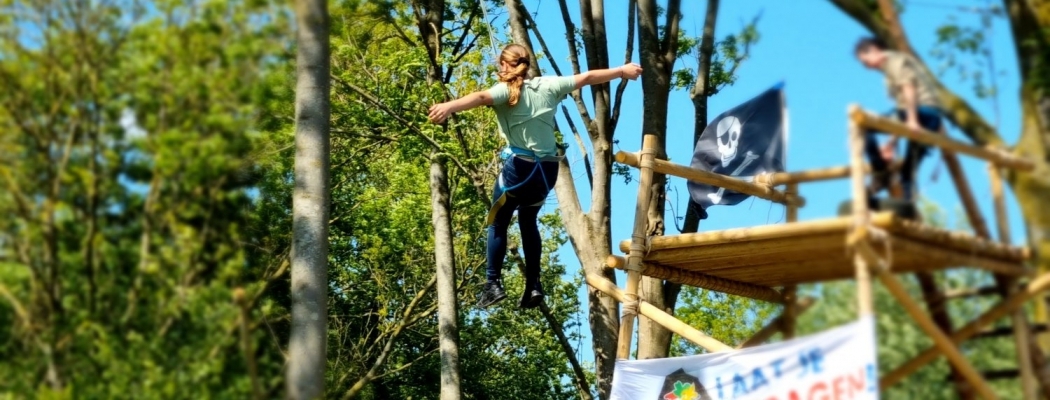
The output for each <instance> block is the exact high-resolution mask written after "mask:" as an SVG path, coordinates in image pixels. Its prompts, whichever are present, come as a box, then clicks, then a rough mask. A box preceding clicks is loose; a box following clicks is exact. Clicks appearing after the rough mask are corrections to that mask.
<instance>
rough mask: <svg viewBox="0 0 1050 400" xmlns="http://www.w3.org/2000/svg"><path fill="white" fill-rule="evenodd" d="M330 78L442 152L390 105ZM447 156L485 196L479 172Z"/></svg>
mask: <svg viewBox="0 0 1050 400" xmlns="http://www.w3.org/2000/svg"><path fill="white" fill-rule="evenodd" d="M332 80H333V81H335V82H336V83H338V84H339V85H340V86H342V87H343V88H345V89H347V90H349V91H351V92H354V93H357V95H358V96H361V97H362V98H364V99H365V100H367V101H368V102H369V103H371V104H372V105H373V106H375V107H377V108H379V109H380V110H383V112H385V113H386V114H387V115H389V116H390V117H391V118H394V119H395V120H397V121H398V122H400V123H401V124H402V125H404V126H405V127H406V128H408V129H409V130H410V131H412V132H413V133H415V134H416V135H418V136H419V137H420V138H422V139H423V141H425V142H427V144H429V145H430V147H432V148H434V149H435V150H437V151H439V152H444V149H442V147H441V144H440V143H438V142H437V141H436V140H434V138H431V137H430V136H427V135H426V134H425V133H423V131H422V130H421V129H419V127H417V126H416V125H415V124H413V123H412V122H410V121H408V120H407V119H405V118H404V117H403V116H401V114H398V113H397V112H395V111H394V110H391V109H390V107H387V106H386V105H385V104H383V102H382V101H380V100H379V99H378V98H376V97H375V96H373V95H371V94H370V93H368V92H366V91H364V89H361V88H359V87H357V86H356V85H354V84H352V83H350V82H347V81H344V80H342V79H340V78H339V77H337V76H332ZM446 154H447V153H446ZM448 156H449V157H448V158H449V160H452V163H453V164H456V168H458V169H459V170H460V171H462V172H463V174H464V175H466V176H468V177H470V180H471V182H472V183H473V184H474V188H475V190H477V192H478V194H479V195H480V196H481V198H487V197H488V194H487V193H486V191H485V186H484V182H483V181H482V180H481V176H479V174H477V173H476V172H475V171H474V170H472V169H469V168H467V166H466V165H465V164H463V162H462V161H460V160H459V158H457V157H455V156H453V155H451V154H449V155H448Z"/></svg>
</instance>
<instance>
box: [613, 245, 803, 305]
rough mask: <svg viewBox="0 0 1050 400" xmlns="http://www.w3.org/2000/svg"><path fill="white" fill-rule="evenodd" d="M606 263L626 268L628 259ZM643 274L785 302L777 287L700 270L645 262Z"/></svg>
mask: <svg viewBox="0 0 1050 400" xmlns="http://www.w3.org/2000/svg"><path fill="white" fill-rule="evenodd" d="M605 264H606V265H608V266H609V267H612V268H616V269H626V268H627V261H626V260H625V259H624V258H623V257H620V256H615V255H610V256H608V257H606V259H605ZM642 271H643V272H642V275H645V276H651V277H653V278H658V279H663V280H667V281H671V282H674V283H680V284H683V285H688V286H693V287H698V288H704V289H708V290H713V291H716V292H721V293H727V294H732V295H736V296H743V297H748V298H752V299H756V300H762V301H768V302H771V303H783V302H784V296H783V295H781V294H780V292H778V291H777V290H776V289H773V288H770V287H765V286H758V285H752V284H748V283H743V282H737V281H734V280H729V279H725V278H719V277H715V276H710V275H707V274H704V273H700V272H694V271H687V270H683V269H678V268H671V267H667V266H663V265H660V264H644V265H643V266H642Z"/></svg>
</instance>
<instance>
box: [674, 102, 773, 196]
mask: <svg viewBox="0 0 1050 400" xmlns="http://www.w3.org/2000/svg"><path fill="white" fill-rule="evenodd" d="M787 130H788V126H787V104H786V103H785V102H784V92H783V84H782V83H781V84H777V85H776V86H774V87H772V88H770V89H769V90H766V91H765V92H763V93H762V94H760V95H758V96H757V97H755V98H753V99H751V100H748V101H747V102H745V103H743V104H741V105H739V106H736V107H733V108H732V109H730V110H729V111H726V112H724V113H722V114H721V115H719V116H717V117H715V119H714V120H712V121H711V123H710V124H708V125H707V128H706V129H704V133H702V134H701V135H700V140H698V141H697V142H696V148H695V149H694V150H693V162H692V164H691V166H692V167H693V168H697V169H701V170H704V171H710V172H715V173H719V174H723V175H729V176H734V177H738V178H741V179H743V178H746V177H752V176H755V175H757V174H760V173H764V172H783V171H784V163H785V158H786V157H785V152H786V151H787ZM688 186H689V195H690V197H692V199H693V201H694V202H695V203H696V205H699V206H700V207H701V208H702V209H706V208H708V207H710V206H713V205H716V204H717V205H726V206H731V205H735V204H738V203H740V202H741V201H744V200H745V199H747V198H748V197H750V196H748V195H746V194H741V193H737V192H733V191H729V190H725V189H722V188H718V187H714V186H711V185H705V184H701V183H694V182H689V183H688ZM701 214H706V213H701Z"/></svg>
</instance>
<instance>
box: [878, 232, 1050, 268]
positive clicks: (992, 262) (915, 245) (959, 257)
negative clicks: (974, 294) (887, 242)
mask: <svg viewBox="0 0 1050 400" xmlns="http://www.w3.org/2000/svg"><path fill="white" fill-rule="evenodd" d="M892 241H893V250H894V251H895V252H901V253H905V254H920V255H922V256H923V257H925V258H926V259H927V260H929V261H931V262H932V261H941V262H945V263H946V264H947V265H949V266H963V265H965V266H968V267H975V268H980V269H983V270H987V271H990V272H993V273H996V274H1002V275H1008V276H1013V277H1019V276H1027V275H1031V273H1032V271H1031V270H1030V269H1028V268H1026V267H1025V266H1024V265H1023V264H1021V263H1020V262H1007V261H1002V260H998V259H995V258H990V257H987V256H986V255H985V254H983V253H980V252H976V251H974V252H970V253H965V252H961V251H959V250H954V249H947V248H943V247H937V246H930V245H927V244H924V243H922V242H917V241H913V240H910V239H906V238H901V237H895V238H893V239H892Z"/></svg>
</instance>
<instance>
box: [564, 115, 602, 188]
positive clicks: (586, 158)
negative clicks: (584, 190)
mask: <svg viewBox="0 0 1050 400" xmlns="http://www.w3.org/2000/svg"><path fill="white" fill-rule="evenodd" d="M561 111H562V114H564V115H565V121H566V122H567V123H568V124H569V129H570V130H571V131H572V136H573V137H575V138H576V145H577V146H579V147H580V154H583V168H584V170H585V171H586V172H587V185H588V187H591V188H593V187H594V173H593V172H592V171H591V161H590V152H589V151H588V150H587V147H586V146H584V144H583V138H582V137H580V132H579V131H577V130H576V123H574V122H572V117H570V116H569V109H568V108H566V107H565V106H564V105H563V106H561Z"/></svg>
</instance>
